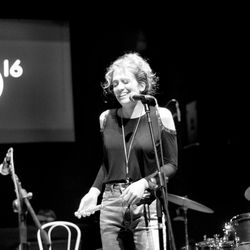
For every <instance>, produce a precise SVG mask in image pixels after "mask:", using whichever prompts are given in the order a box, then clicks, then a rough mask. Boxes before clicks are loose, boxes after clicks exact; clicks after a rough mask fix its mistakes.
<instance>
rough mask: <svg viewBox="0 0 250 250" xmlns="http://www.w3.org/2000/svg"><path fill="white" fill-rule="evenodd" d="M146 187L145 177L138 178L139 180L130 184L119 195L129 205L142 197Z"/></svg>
mask: <svg viewBox="0 0 250 250" xmlns="http://www.w3.org/2000/svg"><path fill="white" fill-rule="evenodd" d="M147 188H148V182H147V180H146V179H140V180H139V181H136V182H133V183H132V184H130V185H129V186H128V187H127V188H126V189H125V190H124V191H123V192H122V195H121V196H120V197H121V198H122V199H123V200H124V201H126V202H127V203H128V204H129V205H135V204H136V203H139V201H140V200H141V199H142V198H143V194H144V191H145V189H147Z"/></svg>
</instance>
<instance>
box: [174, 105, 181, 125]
mask: <svg viewBox="0 0 250 250" xmlns="http://www.w3.org/2000/svg"><path fill="white" fill-rule="evenodd" d="M175 107H176V115H177V121H178V122H180V121H181V111H180V108H179V102H178V101H176V102H175Z"/></svg>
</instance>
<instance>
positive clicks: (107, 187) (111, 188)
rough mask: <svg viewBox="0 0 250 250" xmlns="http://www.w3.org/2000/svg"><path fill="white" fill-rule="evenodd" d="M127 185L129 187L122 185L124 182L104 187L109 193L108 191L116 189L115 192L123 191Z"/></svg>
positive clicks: (108, 184)
mask: <svg viewBox="0 0 250 250" xmlns="http://www.w3.org/2000/svg"><path fill="white" fill-rule="evenodd" d="M129 185H130V183H124V182H117V183H107V184H106V185H105V190H106V191H109V190H115V189H117V190H120V189H125V188H126V187H128V186H129Z"/></svg>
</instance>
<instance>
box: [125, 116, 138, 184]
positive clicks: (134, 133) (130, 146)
mask: <svg viewBox="0 0 250 250" xmlns="http://www.w3.org/2000/svg"><path fill="white" fill-rule="evenodd" d="M140 120H141V116H140V117H139V119H138V122H137V124H136V127H135V129H134V132H133V135H132V138H131V142H130V145H129V149H128V152H127V147H126V141H125V131H124V124H123V118H122V117H121V123H122V140H123V148H124V155H125V168H126V182H127V183H128V182H129V174H128V161H129V156H130V152H131V148H132V144H133V142H134V139H135V135H136V132H137V130H138V127H139V124H140Z"/></svg>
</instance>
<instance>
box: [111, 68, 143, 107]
mask: <svg viewBox="0 0 250 250" xmlns="http://www.w3.org/2000/svg"><path fill="white" fill-rule="evenodd" d="M112 85H113V92H114V95H115V97H116V99H117V101H118V102H119V103H120V104H121V105H124V104H127V103H130V102H131V101H130V99H129V97H130V95H131V94H132V93H133V94H140V93H141V92H142V91H143V90H144V89H145V86H144V84H139V83H138V82H137V80H136V78H135V76H134V74H133V73H132V72H131V71H130V70H128V69H127V68H117V69H115V71H114V73H113V80H112Z"/></svg>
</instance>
